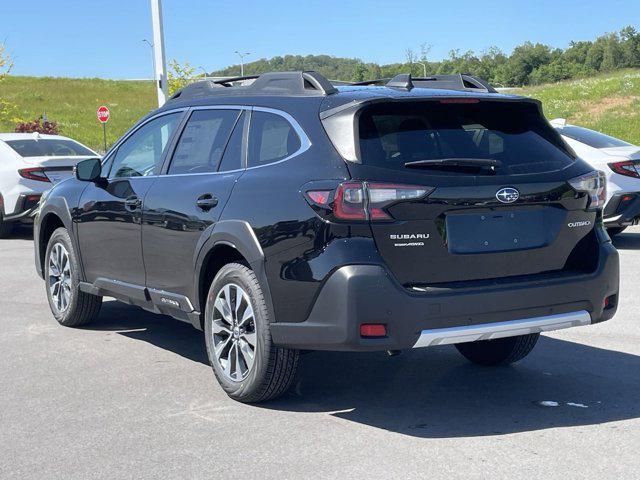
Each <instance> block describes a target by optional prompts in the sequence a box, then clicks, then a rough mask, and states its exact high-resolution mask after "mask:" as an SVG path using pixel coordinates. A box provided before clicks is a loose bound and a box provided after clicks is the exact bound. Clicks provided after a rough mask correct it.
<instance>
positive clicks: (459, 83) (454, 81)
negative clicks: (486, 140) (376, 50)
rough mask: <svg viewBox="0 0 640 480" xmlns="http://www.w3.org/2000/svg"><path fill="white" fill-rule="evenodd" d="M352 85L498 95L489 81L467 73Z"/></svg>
mask: <svg viewBox="0 0 640 480" xmlns="http://www.w3.org/2000/svg"><path fill="white" fill-rule="evenodd" d="M351 85H384V86H386V87H391V88H404V89H407V90H411V89H412V88H415V87H418V88H437V89H443V90H460V91H481V92H486V93H498V92H497V91H496V89H495V88H493V87H492V86H491V85H490V84H489V83H488V82H487V81H485V80H483V79H481V78H478V77H474V76H473V75H469V74H466V73H460V74H457V75H432V76H430V77H415V78H413V77H411V74H409V73H404V74H400V75H396V76H395V77H393V78H391V79H389V78H380V79H377V80H367V81H364V82H356V83H352V84H351Z"/></svg>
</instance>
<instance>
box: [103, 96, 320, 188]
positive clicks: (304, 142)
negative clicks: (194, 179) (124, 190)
mask: <svg viewBox="0 0 640 480" xmlns="http://www.w3.org/2000/svg"><path fill="white" fill-rule="evenodd" d="M188 110H190V111H196V110H246V111H256V112H265V113H272V114H274V115H279V116H281V117H282V118H284V119H285V120H287V122H289V124H290V125H291V126H292V127H293V129H294V131H295V132H296V134H297V135H298V138H299V139H300V148H298V150H296V151H295V152H294V153H292V154H291V155H289V156H288V157H285V158H283V159H282V160H278V161H276V162H271V163H267V164H265V165H255V166H253V167H245V168H240V169H236V170H227V171H224V172H200V173H162V174H160V175H146V176H137V177H118V179H132V178H158V177H187V176H193V175H220V174H231V173H238V172H244V171H246V170H253V169H255V168H264V167H269V166H271V165H277V164H278V163H282V162H286V161H288V160H291V159H292V158H294V157H297V156H298V155H301V154H303V153H304V152H306V151H307V150H309V148H311V145H312V143H311V140H309V137H308V136H307V134H306V132H305V131H304V129H303V128H302V127H301V126H300V124H299V123H298V121H297V120H296V119H295V118H293V116H292V115H290V114H289V113H287V112H285V111H282V110H278V109H276V108H270V107H254V106H251V105H198V106H195V107H180V108H174V109H171V110H164V111H162V112H158V113H157V114H156V115H153V116H151V117H149V118H148V119H147V120H146V121H145V122H144V123H140V124H137V125H134V126H133V127H131V129H129V131H128V132H127V133H125V134H124V136H123V137H122V138H120V140H118V141H117V142H116V143H114V144H113V145H112V146H111V148H110V149H109V151H108V152H107V154H105V156H104V157H103V158H102V165H103V166H104V164H105V163H107V162H109V161H110V160H111V157H113V155H114V152H115V151H117V150H118V148H120V145H122V144H123V143H124V142H125V141H126V140H127V139H128V138H129V137H131V135H133V134H134V133H135V132H137V131H138V130H139V129H140V128H142V127H144V126H145V125H146V124H147V123H149V122H151V121H153V120H155V119H156V118H158V117H161V116H163V115H168V114H170V113H177V112H186V111H188ZM249 129H251V124H249ZM181 131H182V130H181ZM114 180H115V179H114Z"/></svg>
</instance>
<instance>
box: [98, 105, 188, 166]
mask: <svg viewBox="0 0 640 480" xmlns="http://www.w3.org/2000/svg"><path fill="white" fill-rule="evenodd" d="M181 116H182V112H176V113H169V114H167V115H163V116H162V117H158V118H156V119H155V120H151V121H150V122H148V123H146V124H145V125H143V126H142V127H140V128H139V129H138V130H137V131H136V132H135V133H133V135H131V136H130V137H129V138H128V139H126V140H125V141H124V143H123V144H122V145H120V146H119V147H118V151H117V152H116V153H115V155H114V159H113V162H112V164H113V166H112V167H111V171H110V173H109V178H120V177H144V176H148V175H156V174H157V173H158V172H159V171H160V162H161V161H162V153H163V152H164V149H165V148H166V146H167V143H169V139H170V138H171V135H172V134H173V132H174V130H175V129H176V126H177V124H178V122H179V121H180V117H181Z"/></svg>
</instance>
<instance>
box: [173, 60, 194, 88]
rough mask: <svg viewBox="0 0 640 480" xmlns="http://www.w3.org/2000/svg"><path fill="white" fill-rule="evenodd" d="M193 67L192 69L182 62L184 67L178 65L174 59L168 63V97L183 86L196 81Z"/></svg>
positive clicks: (187, 63)
mask: <svg viewBox="0 0 640 480" xmlns="http://www.w3.org/2000/svg"><path fill="white" fill-rule="evenodd" d="M195 72H196V69H195V67H192V66H191V65H190V64H189V62H184V65H180V63H178V61H177V60H176V59H175V58H174V59H173V60H170V61H169V72H168V78H169V95H173V94H174V93H176V92H177V91H178V90H180V89H181V88H182V87H184V86H185V85H188V84H189V83H191V82H193V81H194V80H196V78H195Z"/></svg>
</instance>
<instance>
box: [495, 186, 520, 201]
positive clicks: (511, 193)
mask: <svg viewBox="0 0 640 480" xmlns="http://www.w3.org/2000/svg"><path fill="white" fill-rule="evenodd" d="M496 198H497V199H498V200H499V201H500V202H502V203H513V202H515V201H516V200H518V198H520V192H518V190H516V189H515V188H511V187H506V188H501V189H500V190H498V193H496Z"/></svg>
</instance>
